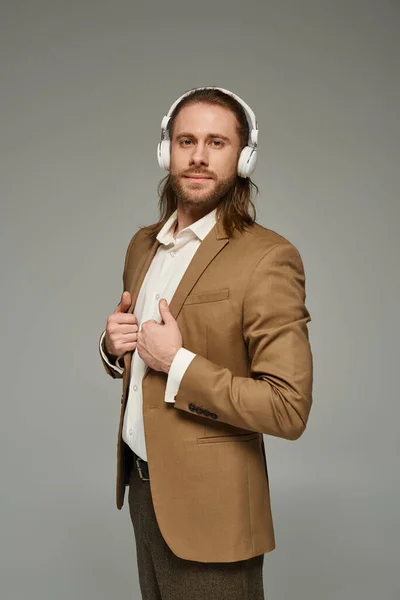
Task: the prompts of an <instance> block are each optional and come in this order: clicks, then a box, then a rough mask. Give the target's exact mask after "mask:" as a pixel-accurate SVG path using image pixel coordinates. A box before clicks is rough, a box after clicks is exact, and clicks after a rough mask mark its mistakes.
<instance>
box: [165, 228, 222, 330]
mask: <svg viewBox="0 0 400 600" xmlns="http://www.w3.org/2000/svg"><path fill="white" fill-rule="evenodd" d="M228 242H229V238H228V236H227V235H226V234H225V232H224V231H223V229H222V226H221V225H220V224H219V222H217V223H216V225H215V226H214V227H213V228H212V229H211V231H210V232H209V234H208V235H207V236H206V237H205V238H204V240H203V241H202V242H201V244H200V246H199V248H198V249H197V252H196V253H195V255H194V256H193V258H192V260H191V262H190V264H189V266H188V268H187V269H186V271H185V273H184V275H183V277H182V279H181V281H180V283H179V285H178V287H177V288H176V291H175V294H174V295H173V297H172V299H171V302H170V304H169V308H170V311H171V314H172V316H173V317H174V319H176V318H177V317H178V315H179V313H180V311H181V308H182V306H183V303H184V302H185V300H186V297H187V296H188V294H190V292H191V291H192V289H193V287H194V285H195V284H196V282H197V281H198V279H199V278H200V277H201V275H202V273H203V272H204V270H205V269H206V268H207V267H208V265H209V264H210V262H211V261H212V260H213V259H214V258H215V257H216V256H217V254H218V253H219V252H221V250H222V248H224V246H226V244H227V243H228Z"/></svg>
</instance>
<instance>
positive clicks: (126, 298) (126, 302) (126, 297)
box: [114, 292, 131, 313]
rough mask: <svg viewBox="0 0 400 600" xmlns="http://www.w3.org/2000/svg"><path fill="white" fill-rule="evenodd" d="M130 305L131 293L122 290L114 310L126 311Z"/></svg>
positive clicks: (118, 311)
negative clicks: (119, 300)
mask: <svg viewBox="0 0 400 600" xmlns="http://www.w3.org/2000/svg"><path fill="white" fill-rule="evenodd" d="M130 305H131V295H130V293H129V292H123V293H122V296H121V302H120V303H119V304H118V306H117V308H116V309H115V311H114V312H116V313H126V312H128V310H129V307H130Z"/></svg>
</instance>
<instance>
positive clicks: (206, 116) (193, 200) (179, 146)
mask: <svg viewBox="0 0 400 600" xmlns="http://www.w3.org/2000/svg"><path fill="white" fill-rule="evenodd" d="M239 151H240V139H239V134H238V131H237V121H236V117H235V115H234V114H233V112H231V111H230V110H228V109H226V108H223V107H221V106H217V105H214V104H204V103H197V104H189V105H187V106H185V107H183V108H182V109H181V110H180V112H179V113H178V116H177V118H176V120H175V123H174V126H173V131H172V139H171V186H172V189H173V191H174V193H175V195H176V197H177V199H178V203H180V204H181V205H182V206H185V207H192V208H194V209H206V211H207V212H208V211H210V210H213V209H214V208H215V207H216V206H217V205H218V202H219V200H220V199H221V198H222V196H224V195H225V194H226V192H227V191H228V190H229V189H230V188H231V187H232V186H233V184H234V182H235V179H236V177H237V161H238V157H239ZM202 212H203V211H202Z"/></svg>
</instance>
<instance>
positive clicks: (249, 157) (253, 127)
mask: <svg viewBox="0 0 400 600" xmlns="http://www.w3.org/2000/svg"><path fill="white" fill-rule="evenodd" d="M196 90H220V91H221V92H224V93H225V94H228V95H229V96H232V98H234V99H235V100H236V101H237V102H239V104H241V106H242V107H243V108H244V112H245V114H246V118H247V121H248V124H249V141H248V144H247V146H245V147H244V148H243V150H242V151H241V153H240V156H239V160H238V166H237V172H238V175H239V177H244V178H245V177H250V175H251V174H252V173H253V171H254V169H255V167H256V162H257V141H258V126H257V120H256V116H255V114H254V112H253V111H252V110H251V108H250V107H249V106H248V105H247V104H246V103H245V102H243V100H242V99H241V98H239V96H236V94H234V93H233V92H230V91H229V90H225V89H224V88H219V87H215V86H209V87H200V88H193V89H192V90H189V91H188V92H186V93H185V94H183V96H181V97H180V98H178V100H176V101H175V102H174V103H173V105H172V106H171V108H170V109H169V111H168V113H167V114H166V115H165V117H163V119H162V121H161V141H160V142H159V144H158V146H157V158H158V164H159V165H160V167H161V169H164V170H165V171H169V168H170V156H171V146H170V138H169V133H168V123H169V120H170V118H171V115H172V113H173V111H174V109H175V107H176V106H177V105H178V104H179V103H180V101H181V100H182V99H183V98H185V97H186V96H189V95H190V94H192V93H193V92H194V91H196Z"/></svg>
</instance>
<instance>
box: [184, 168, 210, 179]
mask: <svg viewBox="0 0 400 600" xmlns="http://www.w3.org/2000/svg"><path fill="white" fill-rule="evenodd" d="M191 175H204V177H210V179H215V175H214V173H210V172H209V171H204V170H202V169H196V170H191V171H185V172H183V173H182V177H190V176H191Z"/></svg>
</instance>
